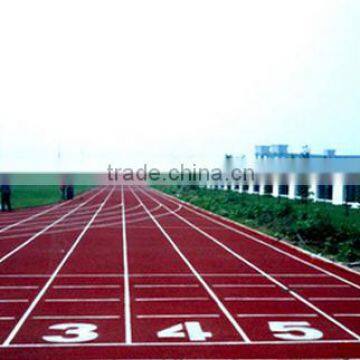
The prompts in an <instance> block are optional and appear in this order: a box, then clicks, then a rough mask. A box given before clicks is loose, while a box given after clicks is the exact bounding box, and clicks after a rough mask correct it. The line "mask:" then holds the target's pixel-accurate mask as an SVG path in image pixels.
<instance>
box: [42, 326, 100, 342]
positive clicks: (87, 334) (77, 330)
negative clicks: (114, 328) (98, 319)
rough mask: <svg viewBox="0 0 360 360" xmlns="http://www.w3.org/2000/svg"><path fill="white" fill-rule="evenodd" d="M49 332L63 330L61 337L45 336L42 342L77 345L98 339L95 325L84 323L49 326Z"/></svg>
mask: <svg viewBox="0 0 360 360" xmlns="http://www.w3.org/2000/svg"><path fill="white" fill-rule="evenodd" d="M49 329H50V330H63V331H64V334H65V336H63V335H46V336H43V340H45V341H48V342H53V343H79V342H85V341H92V340H95V339H96V338H97V337H98V334H97V333H96V332H95V330H96V329H97V327H96V325H93V324H85V323H66V324H55V325H51V326H49Z"/></svg>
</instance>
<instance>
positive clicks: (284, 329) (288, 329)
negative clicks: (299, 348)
mask: <svg viewBox="0 0 360 360" xmlns="http://www.w3.org/2000/svg"><path fill="white" fill-rule="evenodd" d="M269 328H270V330H271V331H272V332H273V333H274V336H275V337H276V338H278V339H281V340H318V339H321V338H322V337H323V333H322V331H320V330H317V329H314V328H312V327H310V324H309V323H308V322H307V321H270V322H269Z"/></svg>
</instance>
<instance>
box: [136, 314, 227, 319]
mask: <svg viewBox="0 0 360 360" xmlns="http://www.w3.org/2000/svg"><path fill="white" fill-rule="evenodd" d="M136 317H137V318H138V319H193V318H194V319H212V318H219V317H220V315H219V314H159V315H156V314H154V315H137V316H136Z"/></svg>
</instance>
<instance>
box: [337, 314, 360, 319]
mask: <svg viewBox="0 0 360 360" xmlns="http://www.w3.org/2000/svg"><path fill="white" fill-rule="evenodd" d="M334 316H335V317H350V318H351V317H360V314H334Z"/></svg>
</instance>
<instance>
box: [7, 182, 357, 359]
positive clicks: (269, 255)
mask: <svg viewBox="0 0 360 360" xmlns="http://www.w3.org/2000/svg"><path fill="white" fill-rule="evenodd" d="M359 334H360V277H359V275H358V274H357V273H355V272H352V271H350V270H347V269H345V268H343V267H340V266H338V265H335V264H333V263H330V262H325V261H323V260H322V259H319V258H315V257H311V256H310V255H308V254H306V253H304V252H301V251H300V250H298V249H296V248H294V247H291V246H289V245H287V244H285V243H282V242H280V241H277V240H276V239H273V238H271V237H268V236H266V235H264V234H261V233H258V232H256V231H254V230H252V229H249V228H246V227H244V226H241V225H238V224H235V223H232V222H231V221H229V220H226V219H224V218H220V217H218V216H216V215H214V214H210V213H208V212H206V211H204V210H200V209H197V208H195V207H194V206H191V205H188V204H185V203H182V202H180V201H178V200H177V199H175V198H172V197H169V196H167V195H164V194H161V193H159V192H156V191H154V190H152V189H149V188H147V187H143V186H137V187H136V186H134V187H129V186H125V187H122V186H117V187H106V188H98V189H96V190H94V191H91V192H88V193H86V194H85V195H83V196H81V197H80V198H76V199H74V200H72V201H69V202H66V203H62V204H61V206H59V205H54V206H47V207H43V208H38V209H32V210H31V211H30V210H27V211H21V212H15V213H12V214H10V215H8V214H6V215H1V216H0V342H1V344H2V345H1V347H0V358H1V359H52V360H53V359H121V358H143V359H144V358H146V359H149V358H197V359H199V358H201V359H209V358H214V359H215V358H222V359H225V358H273V359H279V358H358V357H360V336H359Z"/></svg>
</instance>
